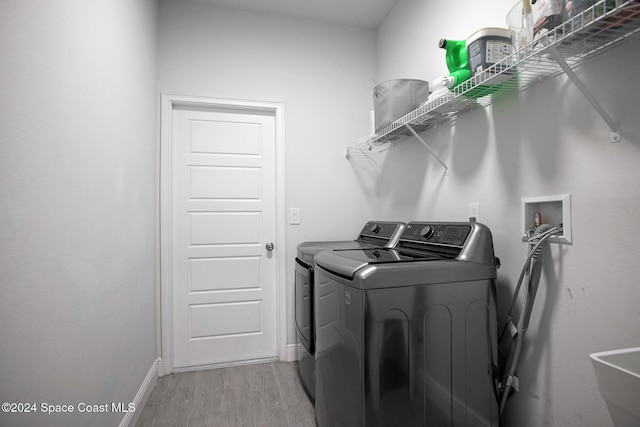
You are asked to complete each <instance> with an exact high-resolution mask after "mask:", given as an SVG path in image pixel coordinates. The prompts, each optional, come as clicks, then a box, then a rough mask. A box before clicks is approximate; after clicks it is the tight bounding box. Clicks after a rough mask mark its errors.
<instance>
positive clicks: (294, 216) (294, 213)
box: [289, 208, 300, 225]
mask: <svg viewBox="0 0 640 427" xmlns="http://www.w3.org/2000/svg"><path fill="white" fill-rule="evenodd" d="M289 224H291V225H300V208H290V209H289Z"/></svg>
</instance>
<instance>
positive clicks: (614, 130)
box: [548, 46, 621, 142]
mask: <svg viewBox="0 0 640 427" xmlns="http://www.w3.org/2000/svg"><path fill="white" fill-rule="evenodd" d="M548 52H549V54H550V55H551V57H552V58H553V60H554V61H556V62H557V63H558V65H559V66H560V68H562V71H564V73H565V74H566V75H567V77H569V80H571V82H572V83H573V84H574V85H575V86H576V87H577V88H578V90H579V91H580V92H582V95H584V97H585V98H587V101H589V103H590V104H591V106H592V107H593V109H594V110H596V111H597V112H598V114H600V117H602V119H603V120H604V121H605V122H606V123H607V125H609V128H610V129H611V140H610V141H611V142H620V139H621V136H620V126H618V124H617V123H616V121H615V120H613V119H612V118H611V116H610V115H609V114H608V113H607V111H606V110H605V109H604V108H603V107H602V105H601V104H600V103H599V102H598V100H597V99H596V97H595V96H593V94H592V93H591V91H590V90H589V89H588V88H587V86H586V85H585V84H584V83H582V80H580V77H578V75H577V74H576V73H575V72H574V71H573V69H572V68H571V67H570V66H569V64H567V61H565V59H564V58H563V57H562V55H561V54H560V52H558V50H557V49H556V48H555V47H553V46H552V47H550V48H549V49H548Z"/></svg>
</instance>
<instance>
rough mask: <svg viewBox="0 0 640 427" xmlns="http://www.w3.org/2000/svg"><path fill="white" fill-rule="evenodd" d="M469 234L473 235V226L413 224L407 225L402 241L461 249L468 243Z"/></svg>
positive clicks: (461, 224) (462, 224)
mask: <svg viewBox="0 0 640 427" xmlns="http://www.w3.org/2000/svg"><path fill="white" fill-rule="evenodd" d="M469 234H471V225H469V224H464V223H460V224H450V223H421V222H412V223H409V224H408V225H407V228H406V229H405V231H404V233H403V234H402V237H400V241H401V242H406V243H427V244H437V245H446V246H455V247H459V248H461V247H462V246H464V243H465V242H466V241H467V238H468V237H469Z"/></svg>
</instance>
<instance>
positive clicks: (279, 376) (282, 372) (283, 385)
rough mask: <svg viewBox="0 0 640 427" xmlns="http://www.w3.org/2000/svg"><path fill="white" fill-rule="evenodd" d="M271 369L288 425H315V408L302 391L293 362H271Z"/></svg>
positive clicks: (305, 426)
mask: <svg viewBox="0 0 640 427" xmlns="http://www.w3.org/2000/svg"><path fill="white" fill-rule="evenodd" d="M273 369H274V371H275V374H276V381H277V383H278V389H279V390H280V393H281V396H282V403H283V405H284V410H285V413H286V414H287V420H288V421H289V425H290V426H291V427H294V426H295V427H315V426H316V417H315V410H314V408H313V404H312V403H311V401H310V400H309V398H308V397H307V395H306V393H305V392H304V388H303V385H302V381H301V380H300V376H299V375H298V370H297V366H296V365H295V363H284V362H277V363H274V364H273Z"/></svg>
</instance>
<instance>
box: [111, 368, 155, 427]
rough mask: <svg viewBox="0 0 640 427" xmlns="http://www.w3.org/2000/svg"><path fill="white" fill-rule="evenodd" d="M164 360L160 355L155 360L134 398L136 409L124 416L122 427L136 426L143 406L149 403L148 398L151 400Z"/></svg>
mask: <svg viewBox="0 0 640 427" xmlns="http://www.w3.org/2000/svg"><path fill="white" fill-rule="evenodd" d="M161 363H162V361H161V359H160V358H159V357H158V358H156V360H154V361H153V364H152V365H151V369H149V372H147V376H146V377H145V378H144V381H142V384H141V385H140V389H138V393H136V397H135V398H134V399H133V403H135V405H136V410H135V411H133V412H127V413H126V414H125V415H124V418H122V421H121V422H120V427H129V426H135V425H136V423H137V422H138V418H140V414H141V413H142V408H144V405H146V404H147V400H149V395H151V392H152V391H153V387H155V385H156V381H157V380H158V368H159V366H160V365H161Z"/></svg>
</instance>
